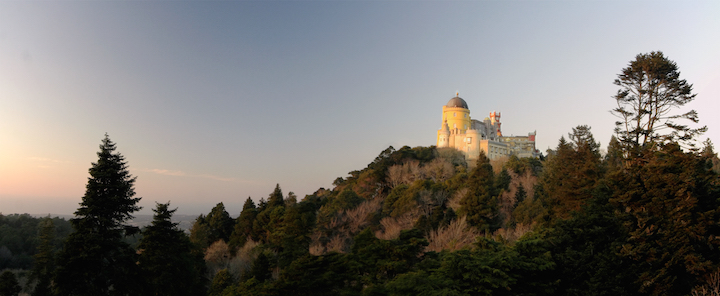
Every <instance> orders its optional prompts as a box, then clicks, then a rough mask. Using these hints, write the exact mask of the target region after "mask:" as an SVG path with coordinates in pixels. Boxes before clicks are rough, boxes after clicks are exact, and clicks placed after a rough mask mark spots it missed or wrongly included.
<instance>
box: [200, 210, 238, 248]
mask: <svg viewBox="0 0 720 296" xmlns="http://www.w3.org/2000/svg"><path fill="white" fill-rule="evenodd" d="M205 221H207V223H208V226H210V237H209V239H210V241H209V243H210V244H212V243H214V242H216V241H218V240H223V241H226V242H227V241H228V240H230V234H232V231H233V227H234V226H235V220H233V218H230V214H229V213H228V212H227V211H226V210H225V205H224V204H223V203H222V202H221V203H218V204H217V205H216V206H215V207H214V208H213V209H212V211H210V214H208V215H207V217H206V218H205Z"/></svg>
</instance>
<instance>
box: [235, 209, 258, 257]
mask: <svg viewBox="0 0 720 296" xmlns="http://www.w3.org/2000/svg"><path fill="white" fill-rule="evenodd" d="M255 216H257V208H256V207H255V203H254V202H253V200H252V199H251V198H250V197H248V198H247V200H245V204H244V205H243V209H242V212H240V216H238V217H237V219H236V221H235V227H234V229H233V232H232V234H231V235H230V243H229V245H230V250H232V251H233V252H234V251H235V250H237V249H238V248H242V246H244V245H245V242H247V240H248V239H250V238H251V237H252V231H253V221H255Z"/></svg>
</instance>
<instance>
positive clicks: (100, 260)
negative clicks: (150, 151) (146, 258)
mask: <svg viewBox="0 0 720 296" xmlns="http://www.w3.org/2000/svg"><path fill="white" fill-rule="evenodd" d="M115 148H116V147H115V143H113V142H112V141H110V138H109V137H108V136H107V134H106V135H105V138H104V139H103V140H102V145H100V151H99V152H98V153H97V155H98V161H97V162H96V163H93V164H92V167H90V170H89V171H90V178H88V183H87V186H86V191H85V196H83V198H82V202H81V203H80V208H79V209H78V210H77V211H76V212H75V217H76V218H74V219H72V221H71V222H72V225H73V228H74V230H75V231H74V232H73V233H72V234H70V236H69V237H68V239H67V241H65V246H64V247H63V250H62V251H61V252H60V254H59V256H58V269H57V272H56V276H55V281H54V284H55V288H56V292H57V294H58V295H137V294H138V292H139V291H138V289H139V288H140V285H138V282H139V278H138V275H139V268H138V266H137V264H136V262H137V255H136V254H135V250H133V249H132V248H131V247H130V245H128V244H127V243H125V242H124V241H123V237H124V236H126V235H132V234H135V233H137V232H138V231H139V228H137V227H134V226H130V225H128V224H126V223H127V221H128V220H130V219H132V218H133V216H132V213H133V212H135V211H138V210H140V207H139V206H138V205H137V203H138V202H139V201H140V198H135V197H133V196H135V190H134V189H133V185H134V184H135V178H134V177H132V176H131V175H130V173H129V172H128V170H127V162H125V158H124V157H123V156H122V155H121V154H120V153H117V152H115Z"/></svg>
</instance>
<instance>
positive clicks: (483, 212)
mask: <svg viewBox="0 0 720 296" xmlns="http://www.w3.org/2000/svg"><path fill="white" fill-rule="evenodd" d="M467 183H468V185H467V186H468V191H467V194H466V195H465V196H464V197H463V198H462V199H461V200H460V210H459V212H458V214H460V215H467V221H468V223H470V225H473V226H475V227H477V228H478V229H481V230H486V231H487V230H490V231H493V230H495V229H496V228H497V227H498V223H497V215H498V204H497V194H498V192H497V191H498V190H497V188H496V187H495V174H494V173H493V168H492V165H490V159H488V158H487V157H486V156H485V153H483V152H482V151H481V152H480V156H479V158H478V160H477V164H476V165H475V168H473V170H472V171H471V172H470V177H469V178H468V182H467Z"/></svg>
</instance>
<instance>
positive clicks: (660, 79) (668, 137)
mask: <svg viewBox="0 0 720 296" xmlns="http://www.w3.org/2000/svg"><path fill="white" fill-rule="evenodd" d="M615 85H617V86H619V87H620V89H619V90H618V92H617V94H616V95H615V97H614V98H615V100H616V101H617V105H618V107H617V108H615V109H613V110H612V113H613V114H615V115H616V116H617V117H618V118H620V120H619V121H617V122H616V123H615V125H616V128H615V132H616V133H617V134H618V136H619V140H620V142H621V143H623V145H624V146H625V147H626V148H627V149H628V150H627V152H630V151H632V152H633V153H635V152H636V151H637V149H638V148H639V147H643V146H645V145H648V144H651V143H670V142H677V141H680V142H684V143H687V144H689V146H691V147H692V146H694V144H693V143H692V142H691V141H690V140H692V139H693V138H694V137H695V136H697V135H699V134H702V133H703V132H705V131H706V130H707V127H701V128H690V127H689V126H687V125H682V124H678V123H676V122H675V121H674V120H676V119H686V120H689V121H691V122H693V123H697V122H698V116H697V112H695V110H690V111H688V112H686V113H683V114H672V113H671V111H672V109H675V108H679V107H682V106H684V105H685V104H687V103H689V102H692V101H693V100H694V99H695V94H692V84H688V83H687V81H685V79H680V71H679V70H678V67H677V65H676V64H675V62H673V61H671V60H669V59H668V58H667V57H665V56H664V55H663V53H662V52H660V51H653V52H651V53H649V54H638V55H637V56H636V57H635V60H634V61H630V64H629V65H628V67H627V68H624V69H622V73H621V74H618V78H617V79H615ZM668 131H669V133H667V132H668Z"/></svg>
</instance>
